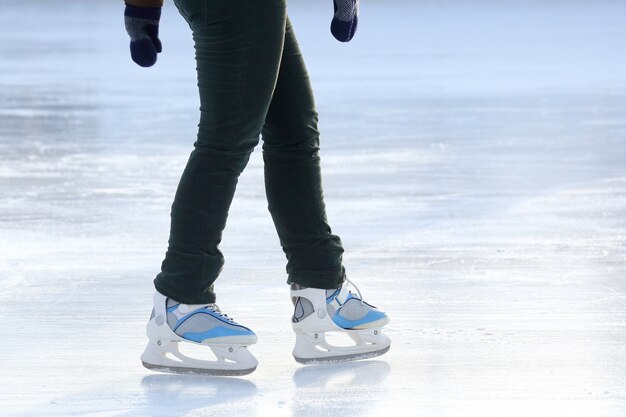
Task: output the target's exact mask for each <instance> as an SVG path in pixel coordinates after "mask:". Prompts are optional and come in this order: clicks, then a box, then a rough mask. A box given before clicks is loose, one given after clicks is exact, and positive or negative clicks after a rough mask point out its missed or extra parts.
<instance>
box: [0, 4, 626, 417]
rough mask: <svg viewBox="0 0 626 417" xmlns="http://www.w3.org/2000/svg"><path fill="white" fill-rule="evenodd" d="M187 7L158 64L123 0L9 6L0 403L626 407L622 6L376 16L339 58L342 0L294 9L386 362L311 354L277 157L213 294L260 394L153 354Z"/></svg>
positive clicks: (239, 381)
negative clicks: (274, 198) (275, 193)
mask: <svg viewBox="0 0 626 417" xmlns="http://www.w3.org/2000/svg"><path fill="white" fill-rule="evenodd" d="M167 3H168V4H167V7H166V11H165V13H164V16H163V23H162V27H161V38H162V40H163V44H164V52H163V54H162V55H161V56H160V58H159V62H158V63H157V66H156V67H154V68H152V69H149V70H145V69H141V68H139V67H136V66H135V65H134V64H133V63H132V62H131V60H130V58H129V55H128V50H127V48H128V46H127V42H128V41H127V37H126V33H125V31H124V27H123V23H122V11H123V4H122V2H121V1H119V2H112V1H111V2H105V1H99V0H89V1H87V0H68V1H63V2H51V1H48V0H29V1H28V2H15V1H7V0H0V40H1V41H0V191H1V192H0V252H1V255H0V284H1V286H2V292H1V293H0V321H1V323H2V324H1V329H2V336H3V342H2V343H1V344H0V362H1V366H2V378H0V415H2V416H46V417H47V416H83V415H85V416H168V417H169V416H229V417H236V416H250V417H254V416H259V417H260V416H272V417H274V416H276V417H280V416H315V417H321V416H389V417H391V416H409V415H410V416H429V417H437V416H442V417H444V416H481V417H485V416H498V417H500V416H507V417H513V416H524V417H528V416H568V417H575V416H581V417H605V416H606V417H608V416H611V417H622V416H624V415H625V414H626V54H625V53H624V51H625V50H626V4H625V3H624V2H623V1H598V2H583V1H559V2H535V1H532V2H531V1H529V0H525V1H515V2H514V1H504V2H500V1H495V0H494V1H485V0H481V1H476V2H463V1H460V0H458V1H437V2H435V1H425V2H421V1H412V0H406V1H398V0H391V1H387V0H385V1H374V0H368V1H363V2H362V3H363V4H362V6H361V12H362V15H361V22H360V29H359V32H358V33H357V36H356V38H355V40H354V41H353V42H352V43H350V44H348V45H343V44H339V43H338V42H336V41H335V40H334V39H333V38H332V37H331V35H330V33H329V31H328V24H329V22H330V16H331V13H332V3H331V2H330V0H328V1H326V2H320V1H316V0H310V1H304V0H298V1H296V0H291V2H290V5H289V10H290V16H291V18H292V21H293V23H294V26H295V29H296V33H297V34H298V36H299V39H300V44H301V47H302V49H303V52H304V56H305V60H306V62H307V64H308V66H309V72H310V75H311V78H312V82H313V86H314V89H315V91H316V97H317V104H318V110H319V112H320V129H321V132H322V138H321V140H322V152H321V156H322V164H323V175H324V187H325V194H326V203H327V209H328V217H329V221H330V224H331V226H332V227H333V232H336V233H337V234H339V235H340V236H341V237H342V240H343V242H344V245H345V248H346V254H345V266H346V269H347V271H348V276H349V277H350V278H351V279H352V280H353V281H355V282H356V283H357V285H358V286H359V288H360V289H361V291H362V292H363V293H364V294H365V298H366V300H368V301H370V302H372V303H373V304H374V305H377V306H379V307H381V308H382V309H384V310H385V311H386V312H387V313H388V314H389V315H390V317H391V323H390V325H389V326H388V327H389V329H388V331H387V334H388V335H389V336H390V337H391V338H392V346H391V350H390V352H389V353H388V354H387V355H385V356H382V357H380V358H378V359H376V360H369V361H362V362H354V363H346V364H341V365H336V366H310V367H303V366H301V365H299V364H297V363H296V362H295V361H294V360H293V359H292V357H291V349H292V347H293V343H294V335H293V334H292V330H291V327H290V322H289V318H290V314H291V303H290V300H289V297H288V287H287V285H285V280H286V275H285V268H284V266H285V259H284V255H283V253H282V251H281V248H280V246H279V242H278V238H277V236H276V233H275V231H274V228H273V225H272V223H271V220H270V216H269V213H268V211H267V209H266V201H265V194H264V190H263V175H262V174H263V166H262V159H261V152H260V148H257V150H256V151H255V153H254V154H253V156H252V159H251V161H250V163H249V165H248V167H247V169H246V171H245V172H244V174H243V175H242V177H241V179H240V183H239V187H238V190H237V193H236V195H235V200H234V203H233V206H232V210H231V213H230V217H229V220H228V226H227V228H226V231H225V233H224V240H223V243H222V245H221V249H222V251H223V252H224V254H225V256H226V266H225V268H224V271H223V274H222V276H221V277H220V279H219V280H218V282H217V291H218V303H219V305H220V306H221V307H222V308H223V310H224V311H225V312H227V313H228V314H229V315H231V316H233V317H235V319H237V320H238V321H240V322H241V323H243V324H246V325H249V326H250V327H251V328H252V329H254V330H255V331H256V332H257V334H258V336H259V342H258V344H257V345H255V346H253V347H252V348H251V351H252V352H253V353H254V354H255V355H256V356H257V357H258V359H259V361H260V365H259V367H258V370H257V371H256V372H255V373H253V374H251V375H250V376H249V377H245V378H201V377H193V376H189V377H183V376H171V375H164V374H156V373H151V372H149V371H148V370H146V369H144V368H143V367H142V366H141V364H140V361H139V355H140V354H141V352H142V350H143V348H144V345H145V343H146V339H145V336H144V326H145V323H146V321H147V319H148V316H149V314H150V308H151V297H152V291H153V287H152V279H153V277H154V275H155V274H156V273H157V272H158V270H159V267H160V262H161V260H162V256H163V254H164V252H165V249H166V241H167V235H168V231H169V209H170V205H171V202H172V198H173V195H174V191H175V187H176V184H177V181H178V179H179V176H180V174H181V172H182V169H183V167H184V164H185V162H186V159H187V156H188V154H189V152H190V151H191V149H192V143H193V141H194V137H195V131H196V123H197V119H198V110H197V108H198V99H197V92H196V90H195V88H196V87H195V63H194V60H193V47H192V45H191V37H190V33H189V30H188V27H187V25H186V24H185V22H184V21H183V20H182V18H181V17H180V16H179V15H178V14H177V11H176V8H175V7H174V5H173V4H172V2H171V0H168V1H167ZM322 3H323V4H322ZM470 3H471V6H470ZM544 3H545V4H544Z"/></svg>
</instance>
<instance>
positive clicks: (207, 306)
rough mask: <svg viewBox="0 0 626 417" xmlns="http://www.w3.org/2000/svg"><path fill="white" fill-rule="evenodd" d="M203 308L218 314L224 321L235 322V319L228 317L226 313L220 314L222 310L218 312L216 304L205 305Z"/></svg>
mask: <svg viewBox="0 0 626 417" xmlns="http://www.w3.org/2000/svg"><path fill="white" fill-rule="evenodd" d="M205 308H209V309H211V310H213V311H214V312H215V313H217V314H219V315H220V317H223V318H225V319H226V320H228V321H230V322H233V323H234V322H235V319H233V318H232V317H228V314H226V313H222V310H220V308H219V307H218V306H217V304H207V305H206V306H205Z"/></svg>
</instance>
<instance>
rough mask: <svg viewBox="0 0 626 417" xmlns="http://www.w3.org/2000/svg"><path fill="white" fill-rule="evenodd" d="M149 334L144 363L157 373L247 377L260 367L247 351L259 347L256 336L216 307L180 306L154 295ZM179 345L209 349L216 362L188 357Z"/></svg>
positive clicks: (205, 305) (206, 305) (157, 294)
mask: <svg viewBox="0 0 626 417" xmlns="http://www.w3.org/2000/svg"><path fill="white" fill-rule="evenodd" d="M146 332H147V334H148V338H149V339H150V340H149V342H148V346H147V347H146V350H145V351H144V352H143V354H142V355H141V362H142V363H143V366H145V367H146V368H148V369H152V370H155V371H161V372H170V373H179V374H202V375H246V374H249V373H251V372H252V371H254V370H255V369H256V366H257V363H258V362H257V360H256V358H255V357H254V356H253V355H252V354H251V353H250V352H249V351H248V349H247V348H246V347H247V346H249V345H251V344H254V343H256V335H255V334H254V332H253V331H251V330H250V329H248V328H247V327H244V326H242V325H240V324H238V323H236V322H235V321H234V320H233V319H231V318H229V317H228V316H227V315H225V314H223V313H221V312H220V310H219V308H218V307H217V306H216V305H215V304H201V305H190V304H180V303H178V302H175V301H173V300H171V299H168V298H167V297H165V296H164V295H162V294H160V293H159V292H155V294H154V310H153V311H152V316H151V317H150V321H149V322H148V325H147V327H146ZM179 343H185V344H193V345H199V346H203V347H206V348H208V349H210V350H211V351H212V352H213V354H214V355H215V358H216V359H215V360H211V359H195V358H192V357H189V356H186V355H185V354H183V353H182V352H180V350H179V349H178V347H179ZM206 353H208V354H209V355H210V353H209V352H206Z"/></svg>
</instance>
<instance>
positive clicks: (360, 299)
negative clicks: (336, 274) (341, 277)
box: [346, 277, 365, 305]
mask: <svg viewBox="0 0 626 417" xmlns="http://www.w3.org/2000/svg"><path fill="white" fill-rule="evenodd" d="M346 282H347V283H348V284H350V285H352V287H353V288H354V289H355V290H356V293H357V294H358V296H359V301H360V302H361V305H363V304H365V302H364V301H363V296H362V295H361V291H360V290H359V287H357V286H356V284H355V283H354V282H352V281H350V280H349V279H348V277H346ZM348 292H349V293H352V291H348Z"/></svg>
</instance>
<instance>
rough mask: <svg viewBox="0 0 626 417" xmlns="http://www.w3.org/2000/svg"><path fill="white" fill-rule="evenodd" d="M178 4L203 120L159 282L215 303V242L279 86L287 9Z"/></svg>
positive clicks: (231, 1)
mask: <svg viewBox="0 0 626 417" xmlns="http://www.w3.org/2000/svg"><path fill="white" fill-rule="evenodd" d="M175 3H176V5H177V6H178V8H179V10H180V12H181V14H182V15H183V17H185V19H186V20H187V22H188V23H189V26H190V27H191V29H192V33H193V38H194V42H195V49H196V62H197V72H198V87H199V92H200V111H201V116H200V124H199V129H198V137H197V141H196V142H195V144H194V150H193V151H192V152H191V155H190V157H189V160H188V162H187V166H186V167H185V170H184V172H183V175H182V177H181V179H180V183H179V185H178V189H177V191H176V196H175V198H174V203H173V204H172V211H171V229H170V237H169V246H168V250H167V253H166V255H165V259H164V260H163V263H162V266H161V272H160V273H159V274H158V275H157V277H156V279H155V280H154V284H155V287H156V288H157V290H158V291H159V292H161V293H162V294H164V295H166V296H168V297H171V298H173V299H175V300H177V301H180V302H184V303H188V304H195V303H210V302H214V301H215V293H214V291H213V282H214V281H215V279H216V278H217V277H218V275H219V273H220V272H221V270H222V267H223V265H224V257H223V255H222V253H221V251H220V250H219V248H218V244H219V243H220V241H221V239H222V231H223V229H224V227H225V225H226V219H227V216H228V210H229V208H230V204H231V201H232V199H233V195H234V193H235V188H236V185H237V181H238V178H239V175H240V173H241V172H242V171H243V169H244V168H245V166H246V164H247V162H248V159H249V157H250V153H251V152H252V151H253V149H254V147H255V145H256V144H257V143H258V140H259V134H260V132H261V129H262V127H263V123H264V119H265V116H266V114H267V111H268V108H269V105H270V101H271V97H272V92H273V90H274V88H275V85H276V79H277V76H278V69H279V64H280V58H281V54H282V49H283V43H284V34H285V19H286V10H285V8H286V7H285V0H264V1H259V0H212V1H207V0H176V1H175Z"/></svg>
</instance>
